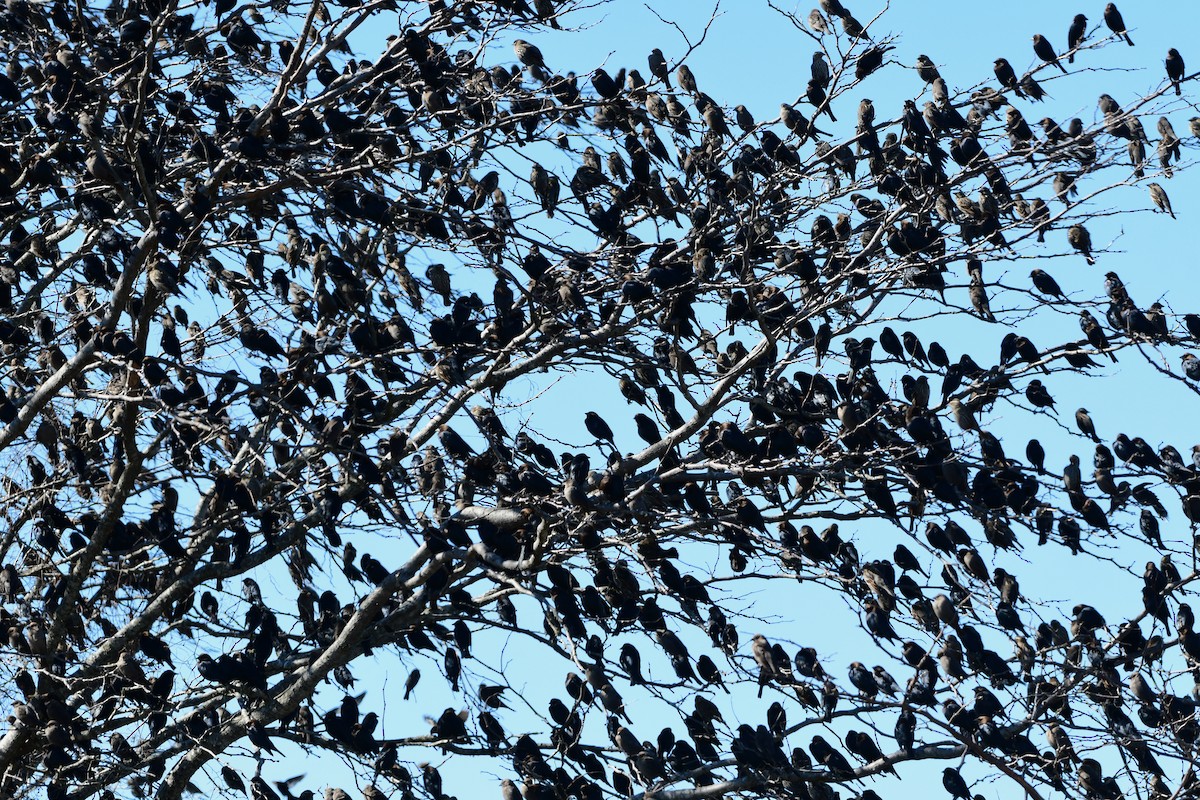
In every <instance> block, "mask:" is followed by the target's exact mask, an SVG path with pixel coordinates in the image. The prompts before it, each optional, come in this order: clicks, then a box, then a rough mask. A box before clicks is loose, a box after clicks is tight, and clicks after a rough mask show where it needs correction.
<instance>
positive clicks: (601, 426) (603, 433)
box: [583, 411, 617, 448]
mask: <svg viewBox="0 0 1200 800" xmlns="http://www.w3.org/2000/svg"><path fill="white" fill-rule="evenodd" d="M583 425H584V427H585V428H587V431H588V433H590V434H591V435H592V436H594V437H596V439H597V440H599V441H602V442H608V443H609V444H610V445H612V446H613V447H614V448H616V446H617V444H616V441H615V439H614V437H613V431H612V428H610V427H609V426H608V423H607V422H605V421H604V418H603V417H601V416H600V415H599V414H597V413H596V412H595V411H588V412H587V413H585V414H584V415H583Z"/></svg>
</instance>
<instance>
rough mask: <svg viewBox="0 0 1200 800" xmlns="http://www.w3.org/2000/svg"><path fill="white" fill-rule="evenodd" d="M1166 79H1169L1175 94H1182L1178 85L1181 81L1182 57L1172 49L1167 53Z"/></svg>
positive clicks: (1182, 70) (1182, 71)
mask: <svg viewBox="0 0 1200 800" xmlns="http://www.w3.org/2000/svg"><path fill="white" fill-rule="evenodd" d="M1166 65H1167V77H1168V78H1170V79H1171V85H1172V86H1174V87H1175V94H1176V95H1181V94H1183V90H1182V89H1180V87H1179V84H1180V82H1181V81H1183V73H1184V66H1183V56H1181V55H1179V51H1178V50H1176V49H1175V48H1174V47H1172V48H1171V49H1170V50H1168V51H1167V61H1166Z"/></svg>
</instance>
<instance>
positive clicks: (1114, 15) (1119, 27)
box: [1104, 3, 1133, 47]
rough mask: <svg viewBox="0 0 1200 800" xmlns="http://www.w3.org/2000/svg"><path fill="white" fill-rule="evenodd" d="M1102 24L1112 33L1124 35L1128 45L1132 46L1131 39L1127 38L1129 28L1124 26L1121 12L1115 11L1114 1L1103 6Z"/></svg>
mask: <svg viewBox="0 0 1200 800" xmlns="http://www.w3.org/2000/svg"><path fill="white" fill-rule="evenodd" d="M1104 24H1105V25H1107V26H1108V29H1109V30H1110V31H1112V32H1113V33H1115V34H1117V35H1118V36H1124V37H1125V41H1126V42H1128V43H1129V46H1130V47H1133V39H1130V38H1129V30H1128V29H1127V28H1126V27H1125V20H1123V19H1122V18H1121V12H1120V11H1117V4H1116V3H1109V4H1108V5H1106V6H1105V7H1104Z"/></svg>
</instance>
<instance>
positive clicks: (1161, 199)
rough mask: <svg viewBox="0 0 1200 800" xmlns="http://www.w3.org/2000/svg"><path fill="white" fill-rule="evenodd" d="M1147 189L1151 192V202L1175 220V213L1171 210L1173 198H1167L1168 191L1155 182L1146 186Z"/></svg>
mask: <svg viewBox="0 0 1200 800" xmlns="http://www.w3.org/2000/svg"><path fill="white" fill-rule="evenodd" d="M1146 188H1147V189H1149V190H1150V200H1151V201H1152V202H1153V203H1154V207H1155V208H1157V209H1158V210H1159V211H1164V212H1166V213H1167V214H1170V215H1171V219H1175V212H1174V211H1173V210H1172V209H1171V198H1169V197H1167V190H1166V189H1164V188H1163V187H1162V186H1161V185H1159V184H1157V183H1154V182H1151V183H1148V184H1146Z"/></svg>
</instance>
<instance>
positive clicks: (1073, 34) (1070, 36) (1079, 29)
mask: <svg viewBox="0 0 1200 800" xmlns="http://www.w3.org/2000/svg"><path fill="white" fill-rule="evenodd" d="M1086 36H1087V17H1085V16H1084V15H1083V14H1076V15H1075V19H1073V20H1072V21H1071V27H1070V28H1069V29H1068V30H1067V49H1068V50H1070V51H1071V53H1070V55H1068V56H1067V63H1068V64H1074V63H1075V48H1076V47H1079V45H1081V44H1082V43H1083V40H1084V37H1086Z"/></svg>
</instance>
